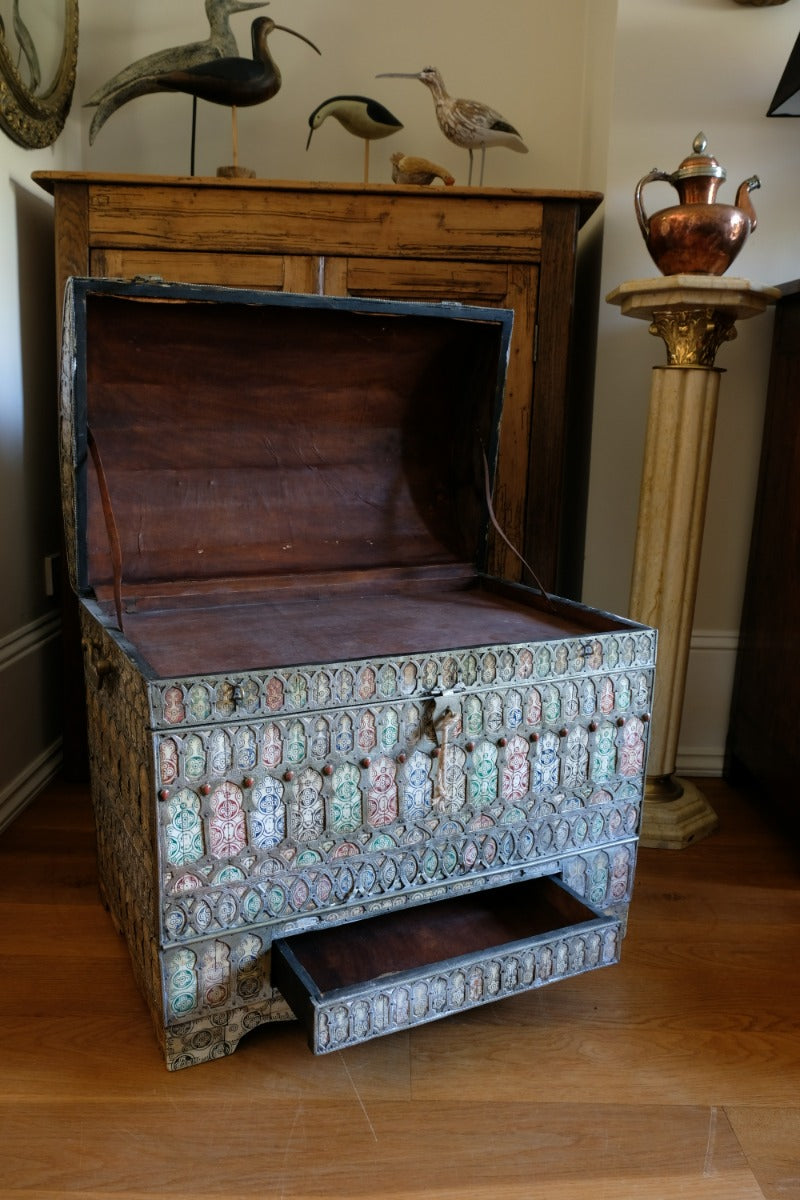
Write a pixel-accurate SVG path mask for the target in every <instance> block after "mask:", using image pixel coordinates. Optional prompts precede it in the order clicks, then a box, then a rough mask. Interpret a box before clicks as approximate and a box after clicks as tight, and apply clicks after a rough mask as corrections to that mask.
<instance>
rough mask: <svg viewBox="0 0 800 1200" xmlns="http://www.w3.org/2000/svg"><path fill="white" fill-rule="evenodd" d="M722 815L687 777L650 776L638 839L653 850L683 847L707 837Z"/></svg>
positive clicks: (681, 848) (645, 792) (641, 843)
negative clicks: (717, 812)
mask: <svg viewBox="0 0 800 1200" xmlns="http://www.w3.org/2000/svg"><path fill="white" fill-rule="evenodd" d="M718 824H719V818H718V817H717V814H716V813H715V812H714V810H713V808H712V807H711V805H710V804H709V803H708V801H707V800H706V798H705V796H704V795H703V793H702V792H701V791H700V789H699V788H698V787H696V786H695V785H694V784H693V783H690V782H689V780H687V779H679V778H677V777H676V776H666V777H664V776H662V777H660V778H649V779H648V780H647V783H646V785H645V791H644V805H643V808H642V826H641V831H640V834H639V843H640V845H642V846H648V847H649V848H650V849H654V850H683V849H685V847H686V846H689V845H691V844H692V842H699V841H700V840H701V839H702V838H704V837H708V835H709V834H710V833H713V831H714V830H715V829H716V828H717V825H718Z"/></svg>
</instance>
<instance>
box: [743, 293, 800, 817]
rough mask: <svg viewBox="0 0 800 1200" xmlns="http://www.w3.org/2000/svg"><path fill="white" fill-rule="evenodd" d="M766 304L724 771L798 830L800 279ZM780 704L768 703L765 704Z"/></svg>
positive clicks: (799, 741) (799, 812) (799, 756)
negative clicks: (758, 432) (756, 462)
mask: <svg viewBox="0 0 800 1200" xmlns="http://www.w3.org/2000/svg"><path fill="white" fill-rule="evenodd" d="M781 292H782V297H781V299H780V300H779V301H778V303H777V306H776V309H775V327H774V334H773V342H772V359H771V365H770V377H769V387H768V392H767V405H766V413H765V418H764V434H763V442H762V448H761V464H760V468H759V479H758V491H757V497H756V506H755V514H754V518H753V532H752V539H751V544H750V560H749V565H748V573H747V587H746V592H745V600H744V606H743V610H742V625H741V640H740V646H739V651H738V654H737V662H736V674H735V678H734V688H733V699H732V704H731V717H730V726H729V730H728V742H727V754H726V764H725V776H726V778H727V779H729V780H730V781H731V782H734V783H738V784H743V785H749V786H751V787H755V788H757V789H758V794H759V797H760V798H761V799H763V801H764V802H765V803H766V804H767V805H769V806H770V807H771V808H772V809H773V810H774V811H775V813H776V814H778V815H779V816H780V817H781V819H782V820H784V821H788V822H790V823H791V825H792V826H793V827H794V829H795V831H796V832H797V831H798V830H800V806H798V803H797V778H798V772H799V771H800V739H798V737H797V731H796V729H795V725H794V721H795V713H796V711H797V707H798V702H799V701H800V695H798V664H800V405H798V398H800V281H794V282H792V283H787V284H784V285H783V286H782V287H781ZM778 699H779V701H780V703H775V702H774V701H775V700H778Z"/></svg>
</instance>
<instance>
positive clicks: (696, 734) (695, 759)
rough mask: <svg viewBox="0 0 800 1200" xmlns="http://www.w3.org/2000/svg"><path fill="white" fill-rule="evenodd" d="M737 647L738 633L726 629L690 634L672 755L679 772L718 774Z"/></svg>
mask: <svg viewBox="0 0 800 1200" xmlns="http://www.w3.org/2000/svg"><path fill="white" fill-rule="evenodd" d="M738 648H739V636H738V634H737V633H736V632H731V631H730V630H707V629H705V630H695V632H694V633H693V634H692V641H691V646H690V650H689V666H688V670H687V673H686V694H685V698H684V704H683V719H682V721H681V731H680V737H679V739H678V751H677V756H676V758H677V764H676V766H677V772H678V774H679V775H701V776H702V775H705V776H719V775H721V774H722V770H723V766H724V762H725V740H726V738H727V734H728V723H729V719H730V707H731V694H732V691H733V676H734V672H735V670H736V652H737V650H738ZM657 674H658V667H656V675H657Z"/></svg>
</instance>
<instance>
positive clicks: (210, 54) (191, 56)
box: [86, 0, 269, 143]
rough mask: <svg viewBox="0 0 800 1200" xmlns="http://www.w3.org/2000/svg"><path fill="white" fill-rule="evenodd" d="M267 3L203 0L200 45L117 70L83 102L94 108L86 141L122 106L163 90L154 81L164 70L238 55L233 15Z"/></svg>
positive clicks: (174, 49)
mask: <svg viewBox="0 0 800 1200" xmlns="http://www.w3.org/2000/svg"><path fill="white" fill-rule="evenodd" d="M268 3H269V0H206V17H207V18H208V25H209V35H208V37H207V38H205V39H204V40H203V41H200V42H187V43H186V45H184V46H170V47H169V48H168V49H166V50H157V51H155V53H153V54H148V55H146V56H145V57H144V58H139V59H137V60H136V62H133V63H131V64H130V66H127V67H125V68H124V69H123V70H122V71H118V72H117V74H116V75H113V76H112V77H111V79H108V80H107V81H106V82H105V83H104V84H103V85H102V87H99V88H98V89H97V91H96V92H94V93H93V95H92V96H90V97H89V99H88V100H87V102H86V106H87V108H92V107H96V108H97V112H96V113H95V114H94V116H93V117H92V123H91V127H90V129H89V142H90V143H92V142H94V140H95V138H96V137H97V135H98V133H99V132H100V130H101V129H102V128H103V126H104V125H105V123H106V121H107V120H108V118H109V117H110V116H112V115H113V114H114V113H115V112H116V111H117V109H118V108H121V107H122V106H123V104H127V103H128V101H129V100H135V99H136V97H137V96H146V95H148V94H150V93H152V92H160V91H163V88H162V86H161V84H160V83H159V82H158V81H159V79H160V77H161V76H162V75H164V74H165V73H166V72H168V71H175V70H179V69H185V68H187V67H193V66H196V65H197V64H198V63H205V62H209V61H210V60H211V59H214V58H233V57H235V56H236V55H238V53H239V47H238V46H237V44H236V38H235V37H234V35H233V31H232V30H231V26H230V19H231V17H232V16H233V14H234V13H240V12H248V11H249V10H250V9H254V8H265V7H266V5H267V4H268Z"/></svg>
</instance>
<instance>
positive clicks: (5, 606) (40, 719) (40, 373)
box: [0, 124, 80, 828]
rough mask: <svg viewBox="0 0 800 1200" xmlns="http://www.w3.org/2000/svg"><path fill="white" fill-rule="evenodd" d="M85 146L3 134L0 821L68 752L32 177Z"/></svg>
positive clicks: (48, 225)
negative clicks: (50, 573)
mask: <svg viewBox="0 0 800 1200" xmlns="http://www.w3.org/2000/svg"><path fill="white" fill-rule="evenodd" d="M79 155H80V130H79V128H78V126H77V124H75V125H74V126H73V127H71V128H68V129H67V130H66V131H65V133H64V134H63V135H62V137H61V138H60V139H59V141H58V143H57V144H56V146H55V147H51V148H49V149H46V150H38V151H29V150H24V149H22V148H21V147H19V146H17V145H16V144H15V143H14V142H12V141H11V140H10V139H9V138H8V137H6V135H5V134H3V133H0V279H2V283H3V286H2V288H0V577H1V578H2V587H0V828H1V827H2V826H3V825H4V824H5V823H7V821H8V820H10V819H11V818H12V817H13V815H14V814H15V813H16V812H17V811H18V810H19V809H20V807H21V806H22V805H23V804H25V803H26V802H27V800H28V799H30V798H31V797H32V796H33V795H35V793H36V791H37V789H38V788H39V787H40V786H41V785H42V783H43V782H44V781H46V780H47V778H49V776H51V775H52V774H53V773H54V772H55V771H56V770H57V767H58V762H59V754H60V730H61V708H60V665H61V654H60V641H59V629H60V622H59V615H58V606H57V603H56V600H55V598H54V597H52V596H51V597H48V596H47V595H46V594H45V586H44V571H43V561H44V557H45V555H48V554H52V553H56V552H57V551H58V549H59V542H60V520H61V518H60V499H59V489H58V457H57V450H56V419H55V418H56V387H55V380H56V373H55V341H54V335H55V320H56V318H55V302H54V294H53V288H54V281H53V223H52V212H51V208H50V205H49V204H48V203H47V200H46V197H45V196H44V195H43V193H42V192H41V191H40V190H39V188H37V187H35V186H34V184H33V183H32V182H31V179H30V175H31V172H32V171H34V170H37V169H43V170H44V169H50V170H52V169H59V168H64V167H66V166H68V165H69V166H71V165H74V163H75V162H76V160H78V158H79Z"/></svg>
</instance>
